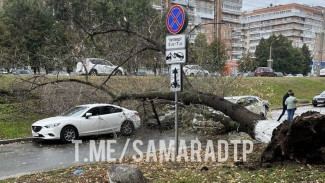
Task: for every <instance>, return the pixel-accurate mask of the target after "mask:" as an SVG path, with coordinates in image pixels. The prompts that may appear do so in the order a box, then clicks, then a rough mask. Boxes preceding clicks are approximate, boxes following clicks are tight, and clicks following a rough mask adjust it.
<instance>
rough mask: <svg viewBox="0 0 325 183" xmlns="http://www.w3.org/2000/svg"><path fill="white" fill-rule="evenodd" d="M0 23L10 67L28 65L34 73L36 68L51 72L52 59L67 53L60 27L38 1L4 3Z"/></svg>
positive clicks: (53, 64) (47, 8)
mask: <svg viewBox="0 0 325 183" xmlns="http://www.w3.org/2000/svg"><path fill="white" fill-rule="evenodd" d="M1 20H2V21H3V23H4V25H6V27H5V29H6V31H7V32H8V34H7V35H6V38H7V40H8V42H9V43H8V44H6V43H5V42H3V41H2V42H1V43H0V44H1V46H3V47H6V48H7V49H6V50H7V51H8V52H7V54H9V55H11V56H10V57H11V58H10V59H11V60H13V62H11V65H10V67H25V66H28V65H30V66H31V67H32V68H33V70H34V72H36V71H39V68H40V67H44V68H45V69H47V70H53V68H54V67H55V65H57V63H55V61H54V60H55V58H57V57H58V55H62V54H65V53H67V50H68V49H62V47H64V48H66V45H67V37H66V36H65V34H64V27H63V26H62V24H61V23H60V22H57V21H55V20H54V19H53V16H52V9H51V8H50V7H48V6H46V4H45V3H44V2H42V1H37V0H27V1H19V0H12V1H9V0H8V1H4V5H3V12H2V14H1Z"/></svg>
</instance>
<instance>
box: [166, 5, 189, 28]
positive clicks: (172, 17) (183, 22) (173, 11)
mask: <svg viewBox="0 0 325 183" xmlns="http://www.w3.org/2000/svg"><path fill="white" fill-rule="evenodd" d="M187 22H188V14H187V11H186V9H185V8H183V7H182V6H179V5H174V6H172V7H171V8H170V10H169V11H168V14H167V19H166V25H167V29H168V30H169V32H170V33H172V34H179V33H182V32H183V31H184V30H185V29H186V27H187Z"/></svg>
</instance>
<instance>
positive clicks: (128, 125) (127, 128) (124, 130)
mask: <svg viewBox="0 0 325 183" xmlns="http://www.w3.org/2000/svg"><path fill="white" fill-rule="evenodd" d="M133 132H134V126H133V123H132V122H131V121H124V122H123V124H122V126H121V134H122V135H124V136H130V135H132V134H133Z"/></svg>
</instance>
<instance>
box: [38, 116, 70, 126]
mask: <svg viewBox="0 0 325 183" xmlns="http://www.w3.org/2000/svg"><path fill="white" fill-rule="evenodd" d="M71 118H73V117H67V116H56V117H51V118H45V119H42V120H39V121H36V122H35V123H34V124H33V126H45V125H49V124H53V123H61V122H64V121H67V120H71Z"/></svg>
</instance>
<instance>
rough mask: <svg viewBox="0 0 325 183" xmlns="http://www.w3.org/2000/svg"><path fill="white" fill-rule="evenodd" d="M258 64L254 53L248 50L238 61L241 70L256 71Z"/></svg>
mask: <svg viewBox="0 0 325 183" xmlns="http://www.w3.org/2000/svg"><path fill="white" fill-rule="evenodd" d="M257 65H258V62H257V61H256V59H255V58H252V54H251V53H250V52H249V51H248V52H247V53H246V54H245V55H244V56H243V57H242V58H241V59H240V60H239V62H238V70H239V72H242V73H244V72H247V71H254V70H255V69H256V67H257Z"/></svg>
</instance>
